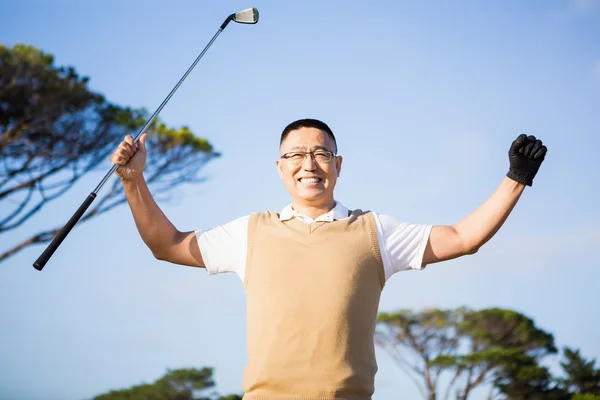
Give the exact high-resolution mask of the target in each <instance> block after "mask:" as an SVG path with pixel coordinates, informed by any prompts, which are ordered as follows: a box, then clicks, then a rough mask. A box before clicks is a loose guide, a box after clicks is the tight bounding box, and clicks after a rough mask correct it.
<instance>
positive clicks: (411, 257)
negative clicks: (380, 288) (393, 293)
mask: <svg viewBox="0 0 600 400" xmlns="http://www.w3.org/2000/svg"><path fill="white" fill-rule="evenodd" d="M375 222H376V224H377V233H378V242H379V249H380V252H381V258H382V261H383V266H384V270H385V278H386V280H387V279H389V278H390V277H391V276H392V275H393V274H395V273H396V272H399V271H406V270H415V269H416V270H420V269H423V268H424V267H425V265H423V255H424V254H425V248H426V247H427V241H428V240H429V234H430V233H431V228H433V225H426V224H411V223H407V222H402V221H398V220H396V219H395V218H393V217H390V216H389V215H385V214H375Z"/></svg>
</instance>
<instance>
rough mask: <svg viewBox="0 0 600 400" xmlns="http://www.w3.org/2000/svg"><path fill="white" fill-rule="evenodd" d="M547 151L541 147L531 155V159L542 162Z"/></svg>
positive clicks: (544, 147)
mask: <svg viewBox="0 0 600 400" xmlns="http://www.w3.org/2000/svg"><path fill="white" fill-rule="evenodd" d="M547 151H548V148H547V147H546V146H542V147H540V148H539V149H538V151H536V152H535V153H534V154H533V159H534V160H543V159H544V157H546V152H547Z"/></svg>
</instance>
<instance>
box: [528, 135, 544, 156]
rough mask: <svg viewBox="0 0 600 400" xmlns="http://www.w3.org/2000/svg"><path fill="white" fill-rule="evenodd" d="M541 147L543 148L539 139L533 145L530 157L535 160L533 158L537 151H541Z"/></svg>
mask: <svg viewBox="0 0 600 400" xmlns="http://www.w3.org/2000/svg"><path fill="white" fill-rule="evenodd" d="M540 147H542V141H541V140H539V139H538V140H536V141H535V142H534V143H533V146H532V147H531V151H530V152H529V156H530V157H531V158H533V156H534V155H535V153H537V151H538V150H539V149H540Z"/></svg>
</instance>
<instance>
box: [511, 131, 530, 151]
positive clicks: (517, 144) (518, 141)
mask: <svg viewBox="0 0 600 400" xmlns="http://www.w3.org/2000/svg"><path fill="white" fill-rule="evenodd" d="M526 138H527V135H525V134H524V133H521V134H520V135H519V136H518V137H517V138H516V139H515V140H514V142H513V148H515V149H518V148H520V147H521V146H523V143H525V139H526Z"/></svg>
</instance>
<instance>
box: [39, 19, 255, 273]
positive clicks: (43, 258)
mask: <svg viewBox="0 0 600 400" xmlns="http://www.w3.org/2000/svg"><path fill="white" fill-rule="evenodd" d="M230 21H235V22H238V23H240V24H256V23H257V22H258V10H257V9H256V8H248V9H246V10H243V11H240V12H238V13H235V14H231V15H230V16H229V17H227V19H226V20H225V21H224V22H223V24H222V25H221V27H220V28H219V30H218V31H217V33H216V34H215V35H214V36H213V38H212V39H211V40H210V42H208V44H207V45H206V47H205V48H204V50H202V53H200V55H199V56H198V58H196V60H195V61H194V62H193V64H192V65H191V66H190V67H189V68H188V70H187V71H186V73H185V74H184V75H183V77H181V79H180V80H179V82H178V83H177V85H175V87H174V88H173V90H171V93H169V95H168V96H167V97H166V98H165V99H164V100H163V102H162V103H161V105H160V106H159V107H158V108H157V109H156V111H155V112H154V114H152V116H151V117H150V119H149V120H148V121H147V122H146V124H145V125H144V126H143V127H142V129H140V131H139V132H138V134H137V135H136V136H135V138H134V141H135V143H137V142H138V139H139V138H140V136H141V135H142V133H144V132H145V131H146V129H147V128H148V127H149V126H150V124H152V122H153V121H154V119H155V118H156V117H157V116H158V114H159V113H160V111H161V110H162V109H163V107H164V106H165V105H166V104H167V102H168V101H169V100H170V99H171V96H173V94H174V93H175V91H176V90H177V89H178V88H179V86H180V85H181V84H182V83H183V81H184V80H185V78H187V76H188V75H189V73H190V72H191V71H192V69H194V67H195V66H196V64H198V61H200V59H201V58H202V56H204V53H206V51H207V50H208V48H209V47H210V46H211V45H212V44H213V42H214V41H215V39H217V37H218V36H219V35H220V34H221V32H222V31H223V29H225V27H226V26H227V24H229V22H230ZM118 167H119V165H118V164H114V165H113V166H112V168H111V169H110V171H108V173H107V174H106V175H105V176H104V178H103V179H102V181H100V183H99V184H98V186H96V189H94V191H93V192H92V193H90V194H89V196H88V197H87V198H86V199H85V201H84V202H83V203H82V204H81V206H79V208H78V209H77V211H76V212H75V214H73V216H72V217H71V219H70V220H69V221H68V222H67V223H66V225H65V226H64V227H63V228H62V229H61V230H60V231H59V232H58V234H57V235H56V236H55V237H54V239H52V242H50V244H49V245H48V247H47V248H46V250H44V252H43V253H42V254H41V255H40V256H39V258H38V259H37V260H36V261H35V262H34V263H33V266H34V268H35V269H37V270H38V271H41V270H42V269H43V268H44V266H45V265H46V263H47V262H48V260H49V259H50V257H52V254H54V252H55V251H56V249H57V248H58V246H60V244H61V243H62V241H63V240H64V239H65V237H67V235H68V234H69V232H71V229H73V227H74V226H75V224H77V221H79V219H80V218H81V217H82V216H83V214H84V213H85V211H86V210H87V209H88V207H89V206H90V205H91V204H92V202H93V201H94V199H95V198H96V196H97V195H98V192H100V189H102V186H104V184H105V183H106V181H108V178H110V176H111V175H112V174H113V173H114V172H115V171H116V169H117V168H118Z"/></svg>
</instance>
